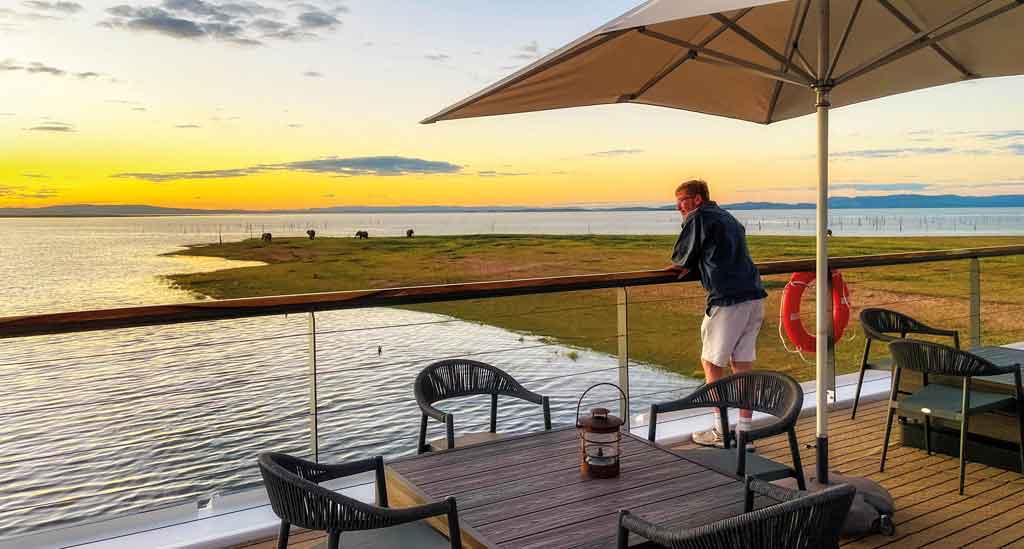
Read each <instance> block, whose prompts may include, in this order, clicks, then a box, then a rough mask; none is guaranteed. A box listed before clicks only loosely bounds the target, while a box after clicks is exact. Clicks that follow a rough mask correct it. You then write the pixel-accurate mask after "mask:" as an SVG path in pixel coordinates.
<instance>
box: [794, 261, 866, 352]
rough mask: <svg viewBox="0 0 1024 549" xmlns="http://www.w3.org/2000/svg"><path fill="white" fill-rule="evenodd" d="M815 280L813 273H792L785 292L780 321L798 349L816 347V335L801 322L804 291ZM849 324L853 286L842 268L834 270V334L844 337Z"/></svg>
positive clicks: (808, 349)
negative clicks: (851, 289)
mask: <svg viewBox="0 0 1024 549" xmlns="http://www.w3.org/2000/svg"><path fill="white" fill-rule="evenodd" d="M811 282H814V273H813V272H801V273H793V276H792V277H790V279H789V283H788V284H786V288H785V289H784V290H783V291H782V311H781V313H780V314H779V323H780V324H782V327H783V329H785V330H786V336H788V337H789V340H790V341H792V342H793V345H796V348H797V349H799V350H801V351H803V352H805V353H813V352H815V351H816V350H817V338H815V337H814V336H813V335H812V334H810V333H809V332H808V331H807V329H806V328H804V325H803V323H802V322H801V321H800V298H802V297H803V295H804V290H806V289H807V286H808V285H810V283H811ZM849 323H850V289H849V288H847V286H846V282H844V281H843V275H841V274H839V271H832V334H833V336H834V337H835V339H836V341H838V340H839V339H840V338H841V337H843V331H845V330H846V325H847V324H849Z"/></svg>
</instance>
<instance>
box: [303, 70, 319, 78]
mask: <svg viewBox="0 0 1024 549" xmlns="http://www.w3.org/2000/svg"><path fill="white" fill-rule="evenodd" d="M302 76H308V77H310V78H323V76H324V74H323V73H322V72H317V71H306V72H304V73H302Z"/></svg>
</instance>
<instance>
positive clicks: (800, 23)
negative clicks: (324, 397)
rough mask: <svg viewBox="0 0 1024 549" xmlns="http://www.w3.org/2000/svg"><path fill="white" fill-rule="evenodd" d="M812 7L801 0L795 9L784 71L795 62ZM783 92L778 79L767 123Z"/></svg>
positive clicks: (788, 38)
mask: <svg viewBox="0 0 1024 549" xmlns="http://www.w3.org/2000/svg"><path fill="white" fill-rule="evenodd" d="M801 3H803V10H801V9H800V4H801ZM810 8H811V3H810V1H809V0H799V1H798V2H797V5H796V7H795V8H794V10H793V22H792V23H790V25H789V34H788V35H786V62H785V63H784V64H783V65H782V72H786V71H788V70H789V66H790V64H791V63H792V62H793V54H794V53H795V52H796V48H797V41H796V39H797V38H798V37H799V36H800V33H801V32H803V30H804V22H806V21H807V12H808V11H809V10H810ZM781 93H782V82H780V81H778V80H776V81H775V86H774V87H773V88H772V99H771V101H769V102H768V116H766V117H765V119H764V123H765V124H771V122H772V117H773V116H775V108H776V107H777V106H778V104H779V95H780V94H781Z"/></svg>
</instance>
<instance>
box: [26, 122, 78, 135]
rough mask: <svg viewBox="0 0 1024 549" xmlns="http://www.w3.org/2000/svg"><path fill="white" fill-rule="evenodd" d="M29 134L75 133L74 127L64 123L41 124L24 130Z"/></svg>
mask: <svg viewBox="0 0 1024 549" xmlns="http://www.w3.org/2000/svg"><path fill="white" fill-rule="evenodd" d="M25 129H26V130H27V131H31V132H56V133H72V132H74V131H75V127H74V126H73V125H71V124H65V123H64V122H43V123H41V124H39V125H37V126H32V127H31V128H25Z"/></svg>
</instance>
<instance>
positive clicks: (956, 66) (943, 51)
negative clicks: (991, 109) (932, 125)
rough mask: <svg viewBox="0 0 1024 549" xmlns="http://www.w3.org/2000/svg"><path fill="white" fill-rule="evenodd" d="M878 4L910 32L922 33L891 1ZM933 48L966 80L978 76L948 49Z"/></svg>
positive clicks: (883, 0) (936, 45) (884, 0)
mask: <svg viewBox="0 0 1024 549" xmlns="http://www.w3.org/2000/svg"><path fill="white" fill-rule="evenodd" d="M878 3H879V4H881V5H882V7H883V8H885V9H887V10H889V13H891V14H892V15H893V17H895V18H896V19H899V20H900V23H903V26H905V27H907V28H908V29H910V32H913V33H919V32H921V28H920V27H918V26H917V25H915V24H914V22H913V21H911V20H910V18H909V17H907V16H906V15H904V14H903V12H901V11H900V10H898V9H896V6H894V5H892V3H891V2H889V0H878ZM931 47H932V49H933V50H935V53H937V54H939V55H940V56H941V57H942V58H943V59H945V60H946V62H947V63H949V64H950V65H952V66H953V68H954V69H956V70H957V71H959V72H960V75H961V76H963V77H964V78H965V79H966V78H975V77H976V76H977V75H976V74H974V73H972V72H971V71H969V70H967V67H964V65H963V64H962V63H960V62H959V61H957V60H956V58H954V57H953V56H952V55H951V54H950V53H949V52H948V51H946V48H943V47H942V46H940V45H939V44H932V46H931Z"/></svg>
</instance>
